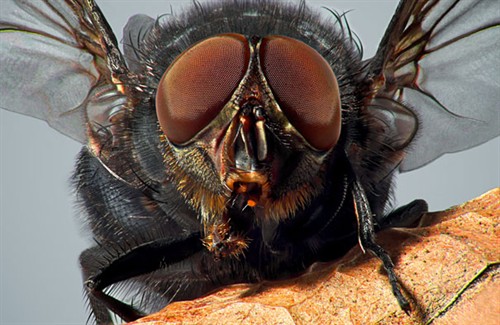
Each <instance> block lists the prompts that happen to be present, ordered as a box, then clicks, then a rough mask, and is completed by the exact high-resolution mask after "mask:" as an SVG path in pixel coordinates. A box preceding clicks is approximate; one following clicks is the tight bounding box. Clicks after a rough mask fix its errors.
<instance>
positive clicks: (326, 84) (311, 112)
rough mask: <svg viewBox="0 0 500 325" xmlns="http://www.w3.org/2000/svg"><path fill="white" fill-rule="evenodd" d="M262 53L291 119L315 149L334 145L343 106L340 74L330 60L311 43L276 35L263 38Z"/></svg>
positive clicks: (270, 80) (268, 75)
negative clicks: (330, 63)
mask: <svg viewBox="0 0 500 325" xmlns="http://www.w3.org/2000/svg"><path fill="white" fill-rule="evenodd" d="M259 56H260V62H261V67H262V70H263V72H264V75H265V77H266V79H267V81H268V83H269V86H270V87H271V90H272V92H273V94H274V96H275V98H276V100H277V102H278V104H279V106H280V107H281V109H282V110H283V113H284V114H285V116H286V117H287V118H288V120H289V121H290V123H291V124H292V125H293V126H294V127H295V128H296V129H297V130H298V131H299V132H300V133H301V134H302V136H303V137H304V138H305V139H306V140H307V141H308V142H309V144H310V145H312V146H313V147H315V148H316V149H318V150H328V149H330V148H332V147H333V146H334V145H335V144H336V143H337V141H338V138H339V136H340V126H341V110H340V94H339V87H338V83H337V78H336V77H335V74H334V73H333V70H332V68H331V67H330V65H329V64H328V62H327V61H326V60H325V59H324V58H323V57H322V56H321V55H320V54H319V53H318V52H317V51H316V50H314V49H313V48H312V47H310V46H309V45H306V44H305V43H303V42H301V41H299V40H296V39H293V38H289V37H285V36H274V35H270V36H266V37H264V38H263V39H262V42H261V44H260V51H259Z"/></svg>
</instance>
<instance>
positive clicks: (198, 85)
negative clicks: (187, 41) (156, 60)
mask: <svg viewBox="0 0 500 325" xmlns="http://www.w3.org/2000/svg"><path fill="white" fill-rule="evenodd" d="M249 60H250V49H249V45H248V41H247V39H246V38H245V37H244V36H243V35H240V34H221V35H217V36H214V37H210V38H208V39H205V40H203V41H201V42H198V43H196V44H195V45H193V46H192V47H190V48H189V49H187V50H186V51H184V52H183V53H182V54H181V55H180V56H179V57H177V58H176V59H175V60H174V62H173V63H172V64H171V65H170V66H169V68H168V69H167V71H166V72H165V74H164V75H163V77H162V79H161V81H160V83H159V85H158V90H157V95H156V113H157V115H158V120H159V122H160V126H161V128H162V130H163V132H164V133H165V135H166V136H167V138H168V139H169V141H170V142H172V143H174V144H183V143H185V142H187V141H189V140H191V139H192V138H193V137H194V136H195V135H196V134H197V133H198V132H200V131H201V130H202V129H203V128H204V127H206V126H207V125H208V124H209V123H210V122H211V121H212V120H213V119H214V118H215V116H217V114H218V113H219V112H220V111H221V109H222V108H223V107H224V105H225V104H226V103H227V102H228V101H229V99H230V98H231V95H232V94H233V92H234V91H235V89H236V88H237V86H238V84H239V83H240V81H241V80H242V79H243V76H244V75H245V72H246V70H247V67H248V63H249Z"/></svg>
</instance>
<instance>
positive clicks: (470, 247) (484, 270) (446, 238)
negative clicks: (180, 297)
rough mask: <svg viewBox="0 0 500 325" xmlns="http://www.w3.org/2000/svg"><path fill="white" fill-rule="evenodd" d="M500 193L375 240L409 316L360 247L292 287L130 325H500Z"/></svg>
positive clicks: (272, 286)
mask: <svg viewBox="0 0 500 325" xmlns="http://www.w3.org/2000/svg"><path fill="white" fill-rule="evenodd" d="M499 220H500V188H496V189H493V190H491V191H490V192H488V193H486V194H484V195H482V196H481V197H479V198H477V199H475V200H472V201H470V202H467V203H465V204H463V205H460V206H456V207H452V208H450V209H449V210H446V211H443V212H435V213H429V214H427V215H426V216H424V218H422V221H421V224H420V227H419V228H411V229H391V230H387V231H383V232H381V233H379V234H378V235H377V241H378V242H379V243H380V244H381V245H382V246H383V247H385V248H386V249H387V251H388V252H389V254H390V255H391V256H392V258H393V261H394V263H395V265H396V273H397V274H398V276H399V277H400V279H401V283H402V284H403V286H404V287H405V289H406V291H407V292H406V293H407V297H408V298H409V299H410V300H411V303H412V310H413V311H412V312H411V314H410V315H406V314H405V313H404V312H403V311H402V310H401V308H400V307H399V305H398V304H397V302H396V298H395V297H394V296H393V294H392V291H391V288H390V285H389V281H388V279H387V277H386V275H385V273H384V271H383V269H382V267H381V263H380V261H379V260H378V259H376V258H374V257H371V256H370V255H369V254H363V253H362V252H361V250H360V248H359V247H354V248H353V249H351V251H349V253H347V254H346V255H345V256H344V257H343V258H341V259H339V260H337V261H335V262H332V263H321V264H320V263H317V264H314V265H313V266H312V267H311V268H310V269H309V270H308V272H307V273H306V274H304V275H302V276H300V277H297V278H294V279H291V280H287V281H275V282H266V283H261V284H257V285H233V286H230V287H227V288H225V289H222V290H220V291H218V292H216V293H214V294H212V295H209V296H206V297H203V298H199V299H196V300H192V301H184V302H175V303H172V304H170V305H169V306H167V307H166V308H165V309H163V310H162V311H160V312H159V313H156V314H153V315H150V316H147V317H144V318H142V319H140V320H138V321H137V322H134V323H133V324H426V323H427V324H428V323H432V324H499V323H500V281H499V264H498V261H499V260H500V245H499V244H500V242H499V241H500V240H499Z"/></svg>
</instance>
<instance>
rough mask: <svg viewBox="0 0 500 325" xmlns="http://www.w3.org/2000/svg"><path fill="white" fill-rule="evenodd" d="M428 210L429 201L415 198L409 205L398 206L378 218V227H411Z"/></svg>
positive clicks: (380, 228)
mask: <svg viewBox="0 0 500 325" xmlns="http://www.w3.org/2000/svg"><path fill="white" fill-rule="evenodd" d="M427 211H428V205H427V202H425V201H424V200H414V201H412V202H410V203H408V204H407V205H403V206H402V207H399V208H397V209H396V210H394V211H392V212H391V213H389V214H387V215H385V216H383V217H382V218H380V219H379V220H378V225H376V229H377V231H378V230H382V229H387V228H393V227H411V226H416V223H417V221H418V220H420V218H422V216H423V215H424V214H425V213H426V212H427Z"/></svg>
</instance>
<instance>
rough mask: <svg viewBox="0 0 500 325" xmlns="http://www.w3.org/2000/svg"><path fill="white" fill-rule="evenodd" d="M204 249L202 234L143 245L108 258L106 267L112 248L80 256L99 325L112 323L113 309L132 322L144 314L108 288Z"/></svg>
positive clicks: (86, 284) (86, 286)
mask: <svg viewBox="0 0 500 325" xmlns="http://www.w3.org/2000/svg"><path fill="white" fill-rule="evenodd" d="M202 248H203V245H202V241H201V237H200V233H194V234H190V235H189V236H187V237H186V236H184V237H179V238H167V239H159V240H155V241H150V242H147V243H143V244H140V245H138V246H136V247H134V248H132V249H130V250H128V251H126V252H123V253H121V252H120V253H118V254H117V255H116V256H114V257H111V258H109V259H106V262H105V263H104V265H102V266H99V267H96V265H97V262H96V260H99V259H102V255H103V253H106V252H107V251H108V250H109V249H106V248H104V247H99V246H98V247H94V248H91V249H88V250H86V251H85V252H83V253H82V255H81V256H80V263H81V265H82V269H83V274H84V278H85V289H86V292H87V295H88V297H89V303H90V306H91V308H92V311H93V313H94V316H95V317H96V322H97V323H98V324H109V323H111V317H110V315H109V312H107V310H108V309H109V310H111V311H112V312H114V313H115V314H117V315H118V316H119V317H120V318H122V319H123V320H124V321H127V322H130V321H133V320H136V319H138V318H140V317H142V316H144V315H143V313H141V312H140V311H138V310H137V309H135V308H134V307H132V306H130V305H128V304H126V303H124V302H122V301H120V300H118V299H116V298H114V297H112V296H110V295H109V294H107V293H105V292H104V289H106V288H107V287H109V286H110V285H113V284H115V283H118V282H120V281H125V280H128V279H131V278H133V277H136V276H140V275H144V274H148V273H151V272H153V271H156V270H159V269H161V268H164V267H167V266H169V265H172V264H174V263H177V262H180V261H182V260H185V259H187V258H189V257H190V256H192V255H194V254H195V253H197V252H199V251H200V250H201V249H202Z"/></svg>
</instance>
